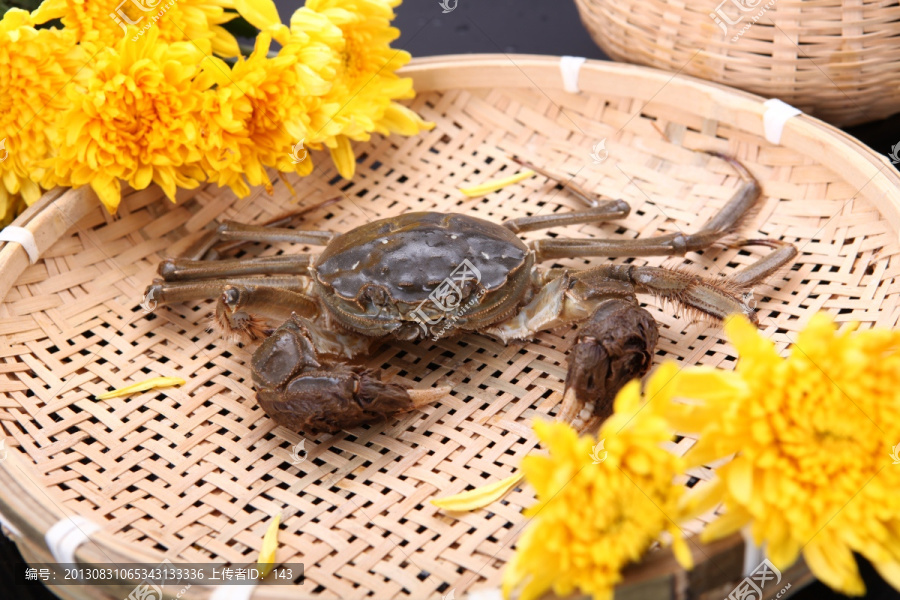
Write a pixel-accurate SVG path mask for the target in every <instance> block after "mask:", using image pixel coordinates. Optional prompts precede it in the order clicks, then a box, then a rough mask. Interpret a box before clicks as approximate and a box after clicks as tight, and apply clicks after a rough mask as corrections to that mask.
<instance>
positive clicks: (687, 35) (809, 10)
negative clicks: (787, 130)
mask: <svg viewBox="0 0 900 600" xmlns="http://www.w3.org/2000/svg"><path fill="white" fill-rule="evenodd" d="M575 4H576V5H577V6H578V11H579V13H580V14H581V19H582V21H583V22H584V24H585V26H586V27H587V29H588V31H589V32H590V34H591V36H592V37H593V38H594V41H596V42H597V44H598V45H599V46H600V47H601V48H603V51H604V52H606V53H607V54H608V55H609V56H611V57H612V58H614V59H616V60H620V61H625V62H630V63H637V64H642V65H650V66H653V67H659V68H661V69H666V70H669V71H679V72H681V73H685V74H688V75H694V76H696V77H701V78H703V79H707V80H710V81H717V82H720V83H724V84H727V85H730V86H733V87H736V88H740V89H744V90H748V91H751V92H755V93H757V94H760V95H762V96H765V97H766V98H779V99H781V100H783V101H785V102H787V103H788V104H792V105H794V106H796V107H797V108H799V109H801V110H803V111H805V112H808V113H809V114H812V115H815V116H817V117H819V118H821V119H824V120H826V121H829V122H831V123H833V124H835V125H837V126H839V127H843V126H847V125H854V124H858V123H865V122H868V121H875V120H878V119H883V118H885V117H888V116H890V115H892V114H895V113H897V112H900V3H898V2H896V1H893V2H885V1H870V0H855V1H851V0H843V1H841V0H833V1H827V2H811V1H810V0H724V1H722V0H703V1H702V2H697V1H693V2H671V1H667V0H575ZM748 26H749V28H748ZM735 38H737V39H735Z"/></svg>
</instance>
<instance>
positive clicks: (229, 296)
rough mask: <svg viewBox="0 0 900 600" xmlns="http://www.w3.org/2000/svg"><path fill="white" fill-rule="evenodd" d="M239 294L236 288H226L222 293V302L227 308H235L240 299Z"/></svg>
mask: <svg viewBox="0 0 900 600" xmlns="http://www.w3.org/2000/svg"><path fill="white" fill-rule="evenodd" d="M240 295H241V294H240V292H239V291H238V289H237V288H233V287H227V288H225V290H224V291H223V292H222V302H224V303H225V304H227V305H228V306H235V305H236V304H237V303H238V300H239V299H240Z"/></svg>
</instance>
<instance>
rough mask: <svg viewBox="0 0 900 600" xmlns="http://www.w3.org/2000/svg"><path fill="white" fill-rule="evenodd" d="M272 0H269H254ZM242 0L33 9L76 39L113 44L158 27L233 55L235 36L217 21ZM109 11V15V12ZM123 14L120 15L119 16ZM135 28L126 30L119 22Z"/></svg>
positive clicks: (54, 2) (105, 2)
mask: <svg viewBox="0 0 900 600" xmlns="http://www.w3.org/2000/svg"><path fill="white" fill-rule="evenodd" d="M254 2H271V0H254ZM236 5H238V6H240V5H241V3H240V2H238V3H235V2H234V1H233V0H124V1H123V0H44V2H43V3H42V4H41V5H40V6H39V7H38V9H37V10H35V11H34V13H33V15H34V19H35V22H37V23H45V22H47V21H50V20H51V19H61V20H62V23H63V26H64V27H65V29H66V30H67V31H71V32H74V33H75V35H76V37H77V38H78V40H79V41H85V40H88V39H90V40H92V41H96V42H97V43H98V46H97V47H103V46H115V45H116V44H118V43H119V42H120V41H121V40H122V39H124V38H126V37H127V39H129V40H131V39H132V38H135V37H143V35H146V33H147V31H149V30H150V29H158V30H159V36H160V38H161V39H162V40H163V41H166V42H177V41H188V40H190V41H193V42H194V43H196V44H197V45H198V47H199V48H200V49H201V50H202V51H203V52H204V53H206V54H209V53H210V52H215V53H216V54H218V55H220V56H225V57H232V56H237V55H238V54H240V51H239V49H238V43H237V40H235V38H234V36H233V35H231V34H230V33H228V31H226V30H225V28H224V27H222V24H224V23H227V22H228V21H230V20H232V19H233V18H234V17H235V16H236V13H234V12H225V9H226V8H234V7H235V6H236ZM111 15H113V16H111ZM123 15H124V16H123ZM128 25H134V26H135V27H136V28H137V30H136V31H129V32H128V33H126V31H125V29H124V27H127V26H128Z"/></svg>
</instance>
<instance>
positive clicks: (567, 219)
mask: <svg viewBox="0 0 900 600" xmlns="http://www.w3.org/2000/svg"><path fill="white" fill-rule="evenodd" d="M630 212H631V207H630V206H628V203H627V202H625V201H624V200H608V201H604V202H601V203H599V204H598V205H597V206H596V207H594V208H588V209H586V210H578V211H573V212H564V213H560V214H552V215H535V216H532V217H521V218H518V219H510V220H508V221H504V222H503V226H504V227H506V228H508V229H509V230H510V231H512V232H513V233H522V232H524V231H535V230H537V229H549V228H551V227H562V226H564V225H580V224H582V223H599V222H604V221H609V220H612V219H624V218H625V217H627V216H628V214H629V213H630Z"/></svg>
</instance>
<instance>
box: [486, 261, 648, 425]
mask: <svg viewBox="0 0 900 600" xmlns="http://www.w3.org/2000/svg"><path fill="white" fill-rule="evenodd" d="M579 275H580V274H575V275H574V276H572V275H569V274H568V273H564V274H563V275H561V276H560V277H557V278H556V279H554V280H553V281H551V282H550V283H549V284H547V285H546V286H544V287H543V288H542V289H541V291H540V292H539V293H538V294H537V295H536V296H535V297H534V299H533V300H532V301H531V302H530V303H529V304H527V305H526V306H525V307H524V308H523V309H522V310H521V311H520V312H519V313H518V314H516V315H515V316H513V317H512V318H511V319H509V320H507V321H504V322H501V323H500V324H498V325H497V326H495V327H492V328H490V329H489V330H488V331H487V333H488V334H491V335H494V336H497V337H499V338H501V339H502V340H503V341H504V342H506V341H509V340H510V339H523V338H526V337H530V336H532V335H534V334H535V333H537V332H538V331H540V330H542V329H552V328H555V327H559V326H561V325H567V324H570V323H573V322H581V325H580V326H579V328H578V334H577V336H576V338H575V344H574V345H573V346H572V348H571V349H570V350H569V354H568V357H567V360H568V363H569V370H568V373H567V375H566V391H565V394H564V396H563V403H562V405H561V406H560V411H559V414H558V415H557V418H559V419H561V420H564V421H567V422H568V423H571V424H572V425H573V426H574V427H575V428H576V429H578V430H580V431H590V430H592V429H594V428H596V427H597V426H599V425H600V424H601V423H602V422H603V421H604V420H606V418H607V417H609V415H611V414H612V403H613V399H614V398H615V396H616V394H617V393H618V391H619V390H620V389H621V388H622V386H624V385H625V384H626V383H628V381H630V380H631V379H634V378H635V377H640V376H642V375H643V374H644V373H646V372H647V370H648V369H649V368H650V365H651V363H652V362H653V352H654V349H655V348H656V342H657V339H658V338H659V332H658V330H657V327H656V321H654V320H653V317H652V316H651V315H650V313H649V312H647V311H646V310H644V309H643V308H641V306H640V305H639V304H638V301H637V298H636V297H635V287H634V285H632V284H631V283H630V282H628V281H621V280H615V279H610V278H606V279H604V278H603V277H602V276H600V275H599V273H598V274H594V275H593V276H591V277H578V276H579Z"/></svg>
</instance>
